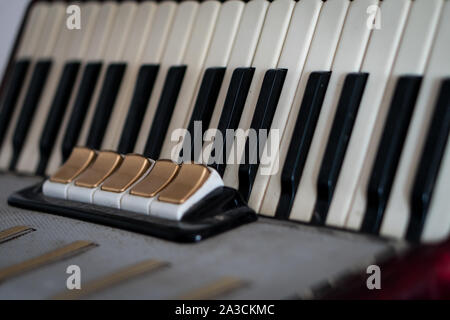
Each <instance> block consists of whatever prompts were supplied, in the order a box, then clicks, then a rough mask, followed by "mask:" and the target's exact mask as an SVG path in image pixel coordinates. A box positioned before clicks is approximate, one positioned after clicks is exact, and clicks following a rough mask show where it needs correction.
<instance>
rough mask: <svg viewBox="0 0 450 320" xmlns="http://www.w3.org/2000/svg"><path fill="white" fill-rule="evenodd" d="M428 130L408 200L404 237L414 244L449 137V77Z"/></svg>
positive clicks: (419, 232)
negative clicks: (408, 207) (407, 222)
mask: <svg viewBox="0 0 450 320" xmlns="http://www.w3.org/2000/svg"><path fill="white" fill-rule="evenodd" d="M428 130H429V131H428V134H427V138H426V140H425V145H424V149H423V152H422V156H421V158H420V162H419V166H418V169H417V172H416V176H415V180H414V184H413V188H412V192H411V197H410V205H411V216H410V220H409V225H408V229H407V232H406V238H407V239H408V240H410V241H414V242H418V241H420V237H421V234H422V230H423V227H424V225H425V221H426V217H427V212H428V208H429V206H430V204H431V199H432V196H433V189H434V185H435V182H436V179H437V177H438V174H439V167H440V165H441V160H442V157H443V155H444V152H445V148H446V145H447V140H448V136H449V131H450V78H447V79H445V80H444V81H443V82H442V85H441V88H440V90H439V95H438V100H437V103H436V106H435V108H434V113H433V118H432V120H431V124H430V127H429V129H428Z"/></svg>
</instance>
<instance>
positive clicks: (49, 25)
mask: <svg viewBox="0 0 450 320" xmlns="http://www.w3.org/2000/svg"><path fill="white" fill-rule="evenodd" d="M64 14H65V5H63V4H62V3H55V4H52V5H50V6H49V10H48V13H47V16H46V19H45V22H44V24H43V26H42V29H41V30H40V33H39V36H38V38H39V40H38V42H37V46H36V49H35V55H34V58H35V61H38V60H44V59H51V58H52V52H53V48H54V47H55V43H56V40H57V38H58V34H59V31H60V30H61V29H63V28H65V21H63V17H64V16H65V15H64ZM34 65H35V64H34V63H33V64H32V65H31V66H30V70H31V72H30V76H31V74H32V73H33V72H32V70H34ZM30 80H31V77H28V79H27V80H26V81H25V83H24V86H23V88H24V90H22V94H21V97H20V98H19V101H18V103H17V107H16V112H14V115H13V119H12V121H11V125H10V126H9V128H8V130H7V132H6V135H5V137H4V142H3V147H2V148H1V153H0V168H8V167H9V164H10V162H11V158H12V155H13V145H12V140H13V135H14V131H15V129H16V128H15V124H16V123H17V121H18V119H19V115H20V111H21V109H22V105H23V102H24V100H25V96H26V91H27V90H26V89H27V88H28V84H29V83H30ZM27 129H28V128H27Z"/></svg>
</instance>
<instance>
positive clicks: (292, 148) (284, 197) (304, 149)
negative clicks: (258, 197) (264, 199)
mask: <svg viewBox="0 0 450 320" xmlns="http://www.w3.org/2000/svg"><path fill="white" fill-rule="evenodd" d="M330 76H331V72H329V71H324V72H313V73H311V74H310V76H309V79H308V83H307V85H306V88H305V94H304V96H303V99H302V103H301V106H300V111H299V113H298V117H297V122H296V124H295V128H294V132H293V134H292V139H291V142H290V144H289V151H288V154H287V156H286V160H285V162H284V166H283V171H282V172H281V196H280V200H279V201H278V205H277V210H276V212H275V216H276V217H277V218H280V219H287V218H289V214H290V212H291V209H292V205H293V203H294V198H295V194H296V192H297V187H298V183H299V181H300V178H301V176H302V173H303V168H304V166H305V162H306V158H307V156H308V152H309V148H310V146H311V141H312V139H313V136H314V131H315V129H316V125H317V120H318V119H319V114H320V110H321V108H322V104H323V100H324V98H325V93H326V91H327V87H328V81H329V80H330Z"/></svg>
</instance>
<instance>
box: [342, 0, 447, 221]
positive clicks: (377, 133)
mask: <svg viewBox="0 0 450 320" xmlns="http://www.w3.org/2000/svg"><path fill="white" fill-rule="evenodd" d="M442 5H443V1H442V0H434V1H430V0H415V1H414V2H413V4H412V7H411V10H410V13H409V18H408V21H407V24H406V27H405V30H404V32H403V36H402V40H401V43H400V47H399V51H398V54H397V57H396V60H395V63H394V67H393V69H392V72H391V75H390V78H389V80H388V82H387V86H386V89H385V91H384V96H383V99H382V102H381V105H380V109H379V111H378V112H379V113H378V118H377V120H376V122H375V125H374V128H373V132H372V137H371V139H370V144H369V146H368V149H367V153H366V156H365V160H364V164H363V168H362V170H361V174H360V177H359V180H358V183H357V185H356V187H355V194H354V198H353V203H352V205H351V207H350V210H349V212H348V217H347V222H346V226H347V227H348V228H350V229H359V227H360V226H361V222H362V219H363V215H364V213H365V211H366V206H367V186H368V183H369V178H370V174H371V170H372V167H373V164H374V160H375V156H376V152H377V149H378V145H379V142H380V139H381V134H382V131H383V128H384V124H385V120H386V115H387V112H388V110H389V107H390V104H391V99H392V96H393V94H394V90H395V86H396V83H397V80H398V78H399V77H400V76H402V75H405V74H408V75H422V74H423V73H424V70H425V66H426V63H427V61H428V56H429V53H430V50H431V46H432V42H433V39H434V34H435V31H436V27H437V25H438V22H439V16H440V12H441V9H442ZM369 77H370V75H369Z"/></svg>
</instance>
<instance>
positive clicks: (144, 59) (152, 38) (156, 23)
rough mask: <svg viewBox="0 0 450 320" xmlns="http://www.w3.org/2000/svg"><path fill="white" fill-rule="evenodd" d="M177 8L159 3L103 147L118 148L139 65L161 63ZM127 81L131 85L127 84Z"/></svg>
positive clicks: (119, 98)
mask: <svg viewBox="0 0 450 320" xmlns="http://www.w3.org/2000/svg"><path fill="white" fill-rule="evenodd" d="M176 8H177V4H176V3H175V2H172V1H167V2H163V3H160V4H159V5H158V7H157V9H156V12H155V14H154V17H153V23H152V26H151V29H150V34H149V36H148V39H147V40H144V41H142V44H144V45H145V48H144V50H143V53H142V55H141V56H140V57H139V62H138V63H137V64H136V66H135V67H134V70H133V72H132V74H131V72H129V73H128V74H127V75H126V76H127V78H128V80H129V81H126V82H125V83H124V86H123V87H122V88H121V95H120V96H119V97H118V98H117V102H116V107H115V110H114V114H113V115H112V116H111V119H110V122H109V124H108V129H107V131H106V133H105V140H104V146H103V147H102V148H109V149H113V150H117V148H118V145H119V141H120V137H121V134H122V132H123V129H124V125H125V120H126V117H127V112H128V110H129V107H130V103H131V99H132V94H133V90H134V85H135V84H136V81H135V80H136V77H137V75H138V72H139V66H140V65H141V64H159V63H160V61H161V57H162V54H163V51H164V47H165V45H166V42H167V38H168V34H169V31H170V27H171V25H172V22H173V17H174V15H175V11H176ZM124 80H125V79H124ZM126 83H128V84H129V85H128V86H127V85H126Z"/></svg>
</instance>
